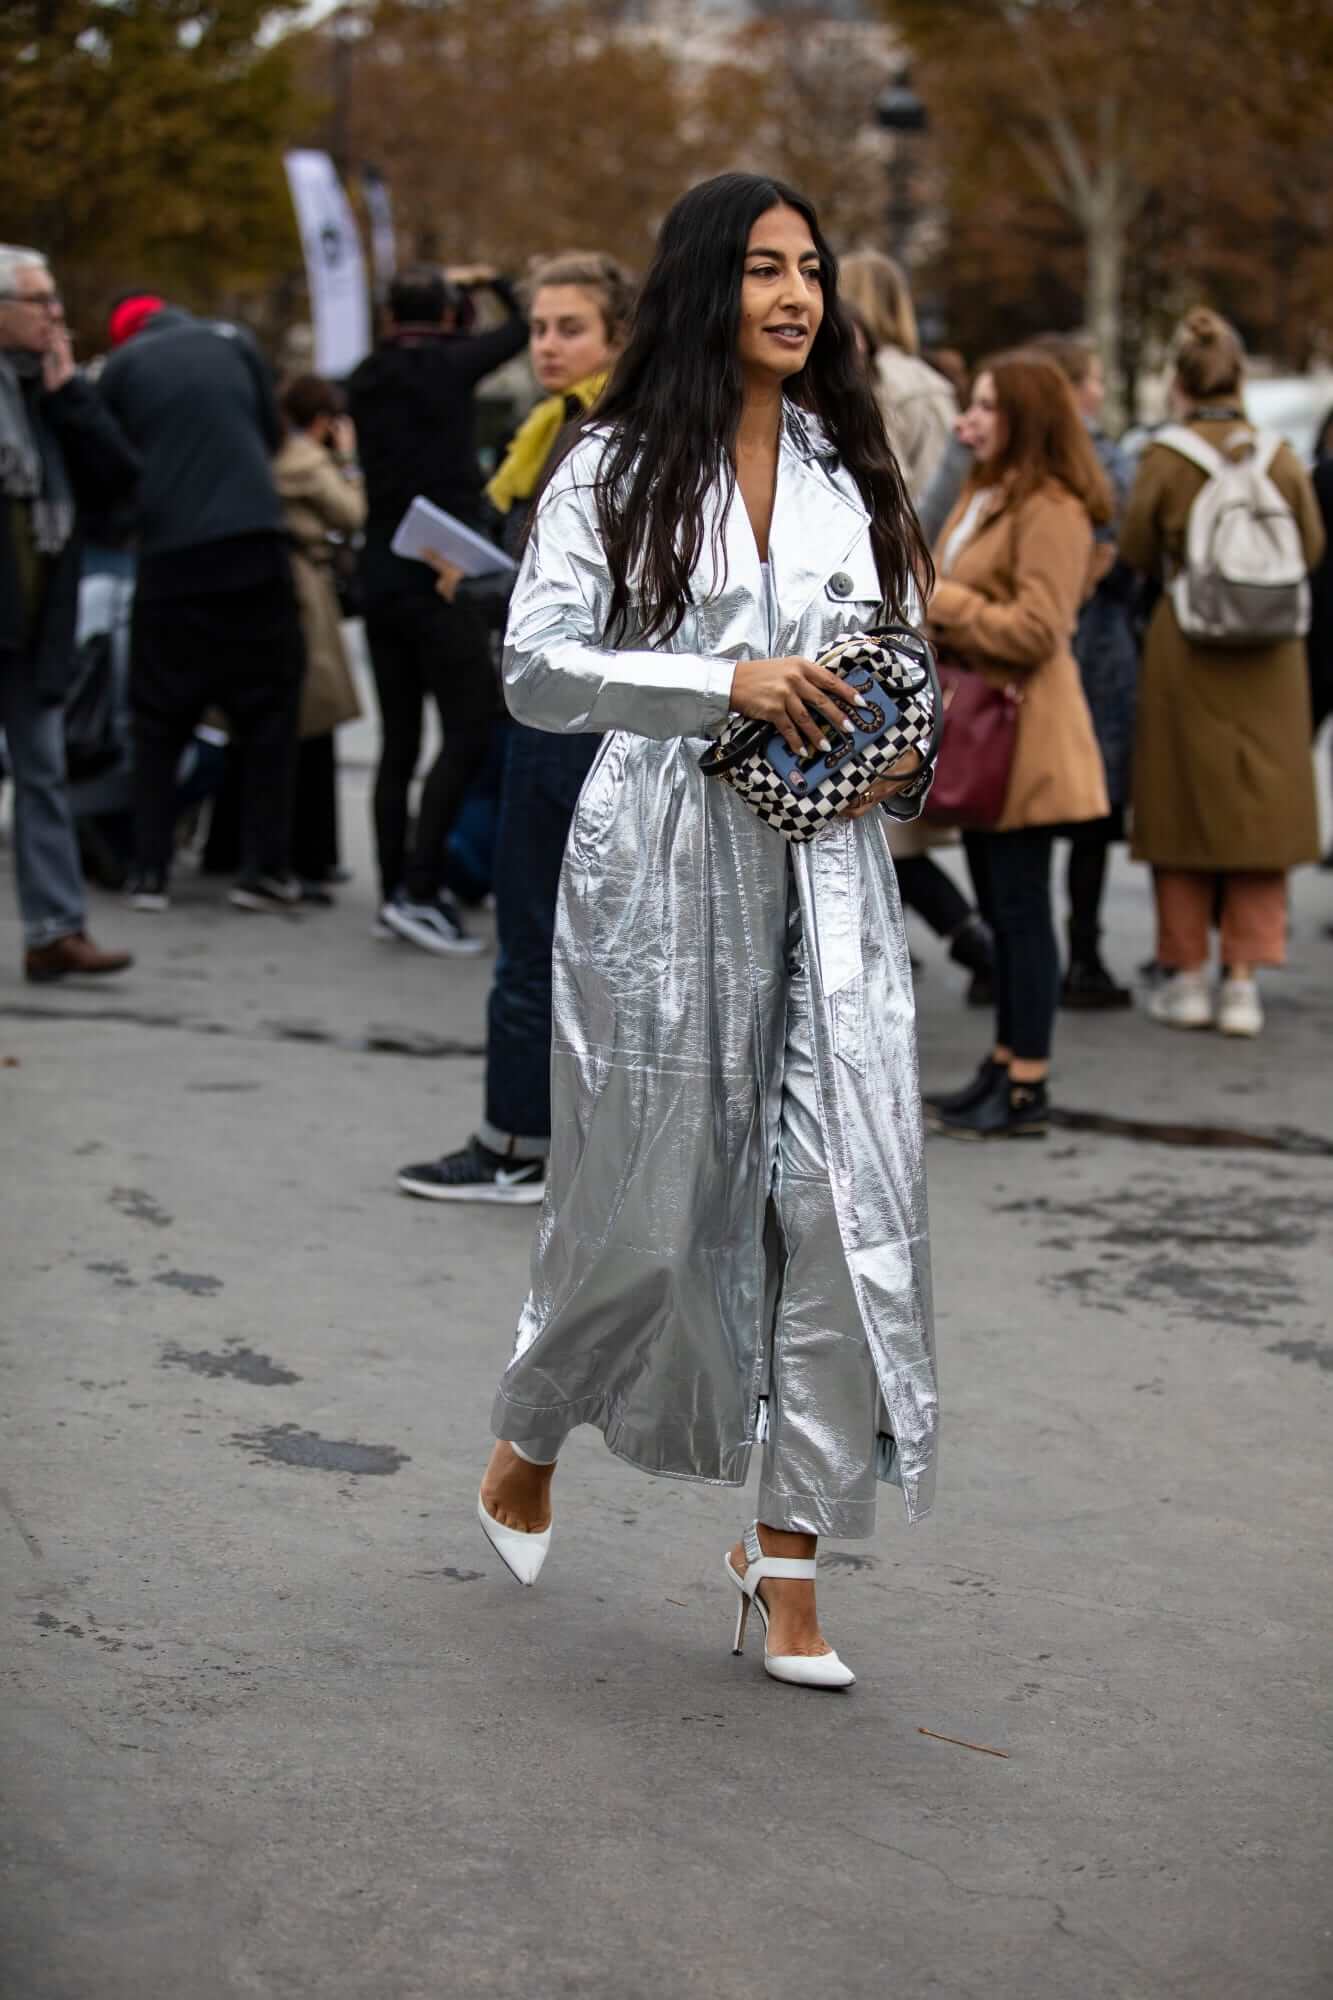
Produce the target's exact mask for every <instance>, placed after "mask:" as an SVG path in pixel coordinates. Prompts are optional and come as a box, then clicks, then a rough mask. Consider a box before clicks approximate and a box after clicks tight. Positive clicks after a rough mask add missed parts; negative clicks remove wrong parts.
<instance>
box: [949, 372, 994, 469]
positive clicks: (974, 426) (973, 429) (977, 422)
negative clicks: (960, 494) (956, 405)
mask: <svg viewBox="0 0 1333 2000" xmlns="http://www.w3.org/2000/svg"><path fill="white" fill-rule="evenodd" d="M958 436H959V438H960V440H961V441H962V443H963V444H965V445H967V446H969V447H970V449H971V452H972V455H973V457H974V458H975V459H976V461H977V464H978V465H988V464H989V463H990V461H991V459H993V458H995V457H996V456H997V455H998V454H999V453H1000V451H1002V450H1003V448H1004V418H1003V417H1002V416H1001V415H1000V406H999V404H998V402H997V401H996V399H995V377H994V376H993V375H992V374H991V373H990V372H989V370H987V371H986V372H985V373H983V374H981V375H978V377H977V379H976V382H975V384H974V385H973V389H972V401H971V402H970V403H969V404H968V406H967V408H966V409H965V410H964V411H963V414H962V416H961V417H960V418H959V419H958Z"/></svg>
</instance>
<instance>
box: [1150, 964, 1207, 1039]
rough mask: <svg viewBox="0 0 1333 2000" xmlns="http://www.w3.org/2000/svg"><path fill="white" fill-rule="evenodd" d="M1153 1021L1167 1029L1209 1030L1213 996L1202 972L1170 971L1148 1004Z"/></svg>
mask: <svg viewBox="0 0 1333 2000" xmlns="http://www.w3.org/2000/svg"><path fill="white" fill-rule="evenodd" d="M1148 1012H1149V1013H1150V1014H1151V1015H1152V1018H1153V1020H1154V1021H1160V1022H1161V1023H1162V1024H1163V1026H1164V1027H1167V1028H1211V1027H1212V1025H1213V996H1212V994H1211V993H1210V991H1209V990H1208V980H1207V978H1206V976H1205V975H1204V974H1203V973H1202V972H1173V973H1172V974H1171V977H1170V978H1169V979H1164V980H1163V981H1162V983H1161V985H1160V986H1159V987H1157V988H1156V989H1155V991H1154V992H1153V994H1152V997H1151V998H1150V999H1149V1001H1148Z"/></svg>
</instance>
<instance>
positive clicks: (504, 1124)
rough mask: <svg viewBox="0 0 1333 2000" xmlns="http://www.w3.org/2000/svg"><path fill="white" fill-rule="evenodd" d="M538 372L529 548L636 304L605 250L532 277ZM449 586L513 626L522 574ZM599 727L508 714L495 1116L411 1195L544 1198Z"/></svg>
mask: <svg viewBox="0 0 1333 2000" xmlns="http://www.w3.org/2000/svg"><path fill="white" fill-rule="evenodd" d="M532 282H533V286H534V290H533V294H532V306H531V321H532V364H533V372H534V374H535V375H536V377H537V379H538V381H539V382H540V383H541V386H542V387H543V389H546V390H548V391H549V392H550V393H549V394H548V396H547V397H546V399H545V401H543V402H540V403H538V405H537V407H536V408H535V409H534V410H533V412H532V414H531V415H530V416H529V417H528V418H527V419H526V421H525V422H524V423H523V424H522V425H521V426H520V427H519V430H518V433H517V435H516V436H515V438H514V441H513V444H512V445H511V446H510V448H509V451H508V453H507V455H506V457H505V460H504V463H503V464H502V465H501V466H500V469H499V471H498V472H497V473H496V475H495V477H494V479H492V481H491V483H490V485H489V486H488V487H487V489H486V490H487V494H488V497H489V498H490V500H491V503H492V505H493V506H495V507H496V508H498V509H499V511H500V512H501V513H502V514H503V516H504V522H505V526H504V541H505V545H506V547H507V548H508V549H509V550H510V551H511V552H513V553H518V552H519V551H520V550H521V548H522V545H523V542H524V540H525V538H526V529H527V521H528V516H529V513H530V511H531V508H532V504H533V500H534V497H535V495H536V493H537V491H538V489H539V487H540V484H541V480H542V476H543V474H544V472H545V470H546V467H547V465H548V464H549V463H550V461H551V457H552V454H553V453H554V452H555V450H556V447H557V445H558V444H559V441H560V439H561V438H562V436H563V435H564V432H565V429H566V426H567V425H568V424H570V423H571V422H572V421H573V420H574V419H575V418H578V417H581V416H583V415H584V413H585V412H586V411H587V410H589V409H590V408H591V407H592V405H593V403H594V402H595V401H596V399H597V397H598V396H599V395H600V394H601V391H602V389H603V387H604V386H605V383H606V379H607V371H608V369H609V368H610V366H611V363H612V362H613V361H614V359H615V357H616V355H617V354H618V352H619V350H620V347H621V345H622V344H623V341H624V338H625V332H626V328H627V326H628V323H629V317H630V310H631V306H632V304H633V289H632V286H631V283H630V279H629V277H628V275H627V273H626V272H625V271H624V270H623V269H622V268H621V266H620V265H619V264H617V263H616V262H615V260H614V259H613V258H611V257H607V256H604V255H602V254H600V253H598V252H586V251H581V252H571V253H568V254H566V255H564V256H559V257H553V258H552V259H551V260H550V262H549V263H546V264H543V265H542V266H541V267H540V268H539V269H538V271H537V272H536V274H535V276H534V278H533V281H532ZM436 567H437V569H438V571H439V578H440V581H439V589H440V593H441V595H442V596H444V597H446V598H448V599H449V600H450V601H453V599H454V598H455V597H460V598H461V597H464V596H466V597H468V598H470V599H471V601H472V602H474V603H477V604H479V605H480V606H481V607H482V609H483V610H484V611H485V613H486V616H487V617H488V618H489V619H490V621H491V622H492V623H493V624H495V625H501V624H503V623H504V619H505V615H506V612H507V610H508V605H509V595H510V592H511V591H512V589H513V586H514V579H515V577H516V575H517V571H516V570H511V571H510V572H509V573H508V574H507V575H503V576H486V577H476V578H465V577H464V576H463V573H462V571H461V570H460V569H459V567H458V566H457V565H456V564H451V563H449V562H447V561H443V560H441V561H437V564H436ZM601 740H602V739H601V737H600V735H591V734H575V735H569V736H565V735H553V734H552V733H551V732H550V731H549V730H544V729H530V728H529V727H528V726H527V725H526V724H525V723H522V722H511V723H510V725H509V732H508V740H507V743H506V746H505V768H504V781H503V784H502V787H501V792H500V820H499V831H498V834H497V838H496V843H495V862H494V869H493V880H494V885H495V925H496V932H497V935H498V938H499V947H500V948H499V955H498V957H497V958H496V962H495V984H494V986H493V987H492V988H491V997H490V1004H489V1007H488V1009H487V1037H486V1094H485V1105H484V1114H483V1117H482V1120H481V1123H480V1124H479V1126H478V1127H477V1130H476V1131H475V1132H474V1133H473V1135H472V1136H471V1138H469V1139H468V1141H467V1142H466V1144H465V1145H462V1146H459V1147H458V1148H457V1149H456V1150H455V1151H453V1152H449V1153H445V1154H444V1155H443V1157H442V1158H440V1159H437V1160H428V1161H424V1162H422V1163H421V1164H419V1165H416V1166H408V1167H404V1168H403V1169H402V1171H401V1172H400V1173H399V1175H398V1185H399V1187H400V1188H401V1189H402V1191H403V1193H404V1194H412V1195H420V1196H423V1197H424V1198H425V1199H427V1200H429V1201H492V1202H497V1201H498V1202H506V1203H531V1202H538V1201H540V1200H541V1198H542V1191H543V1187H544V1184H545V1178H546V1154H547V1152H548V1150H549V1147H550V1143H551V1137H550V1135H551V940H552V936H553V934H554V931H555V906H556V894H557V891H558V888H559V883H560V863H561V860H562V859H563V856H564V851H565V842H566V839H567V838H568V835H569V825H570V821H571V819H572V818H573V815H574V808H575V806H576V805H577V803H578V796H579V791H580V789H581V788H582V785H583V780H584V779H585V778H586V776H587V775H588V767H589V765H590V764H591V763H592V760H593V758H594V757H595V756H596V754H597V750H598V747H599V745H600V744H601Z"/></svg>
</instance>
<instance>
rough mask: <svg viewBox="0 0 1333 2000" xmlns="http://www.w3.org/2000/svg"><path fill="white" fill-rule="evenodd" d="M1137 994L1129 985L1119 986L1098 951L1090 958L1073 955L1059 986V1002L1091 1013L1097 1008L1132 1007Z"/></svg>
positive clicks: (1063, 1005)
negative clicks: (1062, 982)
mask: <svg viewBox="0 0 1333 2000" xmlns="http://www.w3.org/2000/svg"><path fill="white" fill-rule="evenodd" d="M1133 1004H1134V995H1133V994H1132V993H1131V992H1130V990H1129V988H1128V987H1127V986H1117V985H1116V982H1115V980H1114V979H1113V978H1112V977H1111V975H1110V973H1109V972H1108V971H1107V969H1106V967H1105V966H1104V965H1103V964H1102V961H1101V956H1100V954H1099V953H1097V952H1094V953H1093V954H1092V956H1091V958H1088V957H1086V956H1085V957H1082V958H1071V959H1070V961H1069V970H1068V972H1067V973H1066V974H1065V980H1064V985H1063V986H1062V987H1061V989H1060V1005H1061V1006H1062V1007H1068V1008H1070V1009H1072V1010H1074V1011H1079V1012H1084V1013H1089V1012H1092V1011H1094V1010H1095V1009H1105V1008H1114V1007H1132V1006H1133Z"/></svg>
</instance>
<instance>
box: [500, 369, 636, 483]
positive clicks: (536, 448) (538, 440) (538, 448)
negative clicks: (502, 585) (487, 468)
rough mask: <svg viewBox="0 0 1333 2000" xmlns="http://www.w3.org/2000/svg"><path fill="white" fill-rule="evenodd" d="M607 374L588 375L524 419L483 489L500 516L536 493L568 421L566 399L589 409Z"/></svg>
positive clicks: (599, 393)
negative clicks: (544, 468) (502, 458)
mask: <svg viewBox="0 0 1333 2000" xmlns="http://www.w3.org/2000/svg"><path fill="white" fill-rule="evenodd" d="M609 372H610V371H609V370H607V369H603V370H602V372H601V373H600V374H599V375H587V376H585V377H584V379H583V381H582V382H576V383H575V384H574V386H573V387H572V388H570V389H563V390H562V391H561V392H560V394H559V395H558V396H548V397H547V398H546V400H545V402H544V403H538V405H537V407H536V409H535V410H533V411H532V413H531V414H530V415H529V416H527V417H525V418H524V420H523V422H522V423H521V424H520V425H519V428H518V430H517V431H516V432H515V434H514V441H513V443H512V444H511V445H510V447H509V450H508V451H507V452H506V453H505V459H504V464H503V465H502V466H501V467H500V470H499V471H498V472H497V473H496V475H495V477H494V478H493V479H492V480H491V482H490V484H489V486H488V487H487V488H486V493H487V497H488V498H489V500H490V502H491V505H492V506H493V507H494V508H496V510H497V511H498V512H499V513H501V514H507V513H508V512H509V510H510V508H511V507H512V506H513V505H514V502H515V501H516V500H530V499H531V498H532V496H533V494H534V493H535V492H536V490H537V481H538V480H539V479H540V478H541V476H542V468H543V466H544V465H545V464H546V461H547V459H548V458H549V457H550V456H551V452H552V450H553V448H554V445H555V441H556V439H557V438H558V437H559V435H560V433H561V431H562V430H563V429H564V427H565V425H566V423H567V422H568V421H569V419H568V414H567V405H568V402H569V398H570V397H571V396H575V397H577V399H578V401H579V402H580V404H581V405H582V406H583V408H584V409H585V410H590V409H591V408H592V406H593V404H594V403H595V402H596V401H597V398H598V397H599V396H600V395H601V393H602V391H603V389H604V388H605V387H606V378H607V375H608V373H609Z"/></svg>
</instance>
